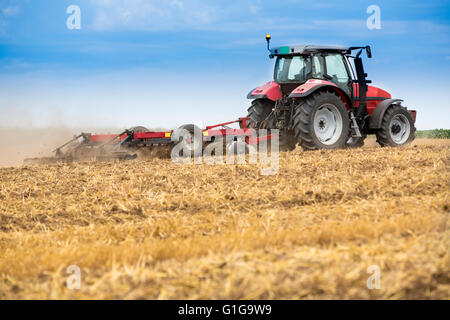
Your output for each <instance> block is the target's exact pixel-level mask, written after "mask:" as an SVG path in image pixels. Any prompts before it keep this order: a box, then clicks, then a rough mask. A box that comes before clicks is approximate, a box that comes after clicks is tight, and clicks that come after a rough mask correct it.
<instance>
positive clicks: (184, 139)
mask: <svg viewBox="0 0 450 320" xmlns="http://www.w3.org/2000/svg"><path fill="white" fill-rule="evenodd" d="M179 129H184V130H186V131H187V132H188V133H189V134H190V135H188V136H181V137H180V140H179V141H177V142H176V143H175V144H176V145H178V144H180V143H182V144H184V145H188V148H186V149H189V150H190V153H191V156H194V155H195V153H196V152H197V151H198V150H203V135H202V137H201V139H200V140H198V143H197V144H196V145H194V144H193V143H192V142H189V141H187V138H193V136H194V132H195V131H196V130H197V132H200V133H201V132H202V129H200V128H199V127H197V126H196V125H195V124H185V125H182V126H181V127H179V128H178V129H177V130H179Z"/></svg>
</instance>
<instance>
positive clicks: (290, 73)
mask: <svg viewBox="0 0 450 320" xmlns="http://www.w3.org/2000/svg"><path fill="white" fill-rule="evenodd" d="M310 70H311V63H310V59H309V57H308V56H288V57H278V59H277V62H276V63H275V75H274V78H275V81H276V82H277V83H286V82H296V83H301V82H305V81H306V80H308V74H309V72H310Z"/></svg>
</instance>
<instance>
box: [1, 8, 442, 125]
mask: <svg viewBox="0 0 450 320" xmlns="http://www.w3.org/2000/svg"><path fill="white" fill-rule="evenodd" d="M72 4H74V5H78V6H79V7H80V9H81V29H80V30H69V29H68V28H67V27H66V20H67V18H68V17H69V14H67V13H66V9H67V7H68V6H69V5H72ZM373 4H375V5H378V6H379V7H380V9H381V29H379V30H369V29H368V28H367V27H366V20H367V18H368V17H369V14H368V13H367V12H366V9H367V7H368V6H369V5H373ZM266 33H271V34H272V38H273V41H272V42H273V45H284V44H330V45H346V46H350V45H366V44H370V45H371V46H372V51H373V56H374V57H373V59H371V60H366V71H367V73H368V74H369V79H372V80H373V85H375V86H379V87H381V88H383V89H386V90H388V91H389V92H391V93H392V95H393V96H394V97H398V98H402V99H404V100H405V105H407V106H409V107H414V108H416V109H417V110H418V120H417V127H418V128H419V129H429V128H436V127H444V128H450V113H449V111H450V90H449V89H450V80H449V76H450V1H442V0H441V1H376V0H371V1H320V0H316V1H294V0H284V1H283V0H281V1H264V0H260V1H258V0H248V1H247V0H245V1H213V0H210V1H201V0H193V1H191V0H168V1H164V0H159V1H153V0H147V1H144V0H116V1H113V0H92V1H87V0H79V1H75V0H70V1H65V0H33V1H32V0H22V1H17V0H0V126H32V127H33V126H35V127H44V126H59V125H65V126H71V127H86V126H98V127H107V126H112V127H128V126H132V125H146V126H148V127H167V128H171V127H176V126H179V125H181V124H183V123H196V124H199V125H205V124H208V123H214V122H220V121H226V120H231V119H235V118H237V117H239V116H244V115H245V114H246V109H247V107H248V105H249V101H247V100H246V98H245V97H246V95H247V93H248V91H249V90H250V89H252V88H254V87H255V86H257V85H260V84H263V83H264V82H266V81H269V80H271V79H272V68H273V60H270V59H269V58H268V53H267V51H266V48H265V45H266V44H265V40H264V36H265V34H266Z"/></svg>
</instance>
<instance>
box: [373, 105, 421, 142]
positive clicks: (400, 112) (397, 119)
mask: <svg viewBox="0 0 450 320" xmlns="http://www.w3.org/2000/svg"><path fill="white" fill-rule="evenodd" d="M401 123H403V125H405V131H404V134H403V135H401V132H402V124H401ZM407 127H408V129H406V128H407ZM397 130H400V131H399V132H397ZM415 132H416V128H415V127H414V120H413V118H412V116H411V114H410V113H409V112H408V110H406V108H405V107H402V106H399V105H392V106H391V107H389V108H388V109H387V110H386V112H385V113H384V115H383V120H382V121H381V128H380V129H378V130H377V132H376V135H377V142H378V143H379V144H380V145H381V146H382V147H385V146H391V147H399V146H402V145H405V144H408V143H410V142H411V141H413V140H414V138H415Z"/></svg>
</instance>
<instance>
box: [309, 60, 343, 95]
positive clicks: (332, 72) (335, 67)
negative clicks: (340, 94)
mask: <svg viewBox="0 0 450 320" xmlns="http://www.w3.org/2000/svg"><path fill="white" fill-rule="evenodd" d="M312 76H313V78H316V79H324V80H328V81H330V82H333V83H335V84H337V85H338V86H339V87H340V88H342V89H343V90H344V91H345V92H347V93H348V94H350V92H351V88H350V86H349V83H350V81H349V80H350V77H349V74H348V72H347V68H346V66H345V62H344V59H343V57H342V55H340V54H334V53H328V54H318V55H315V56H314V58H313V68H312Z"/></svg>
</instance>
